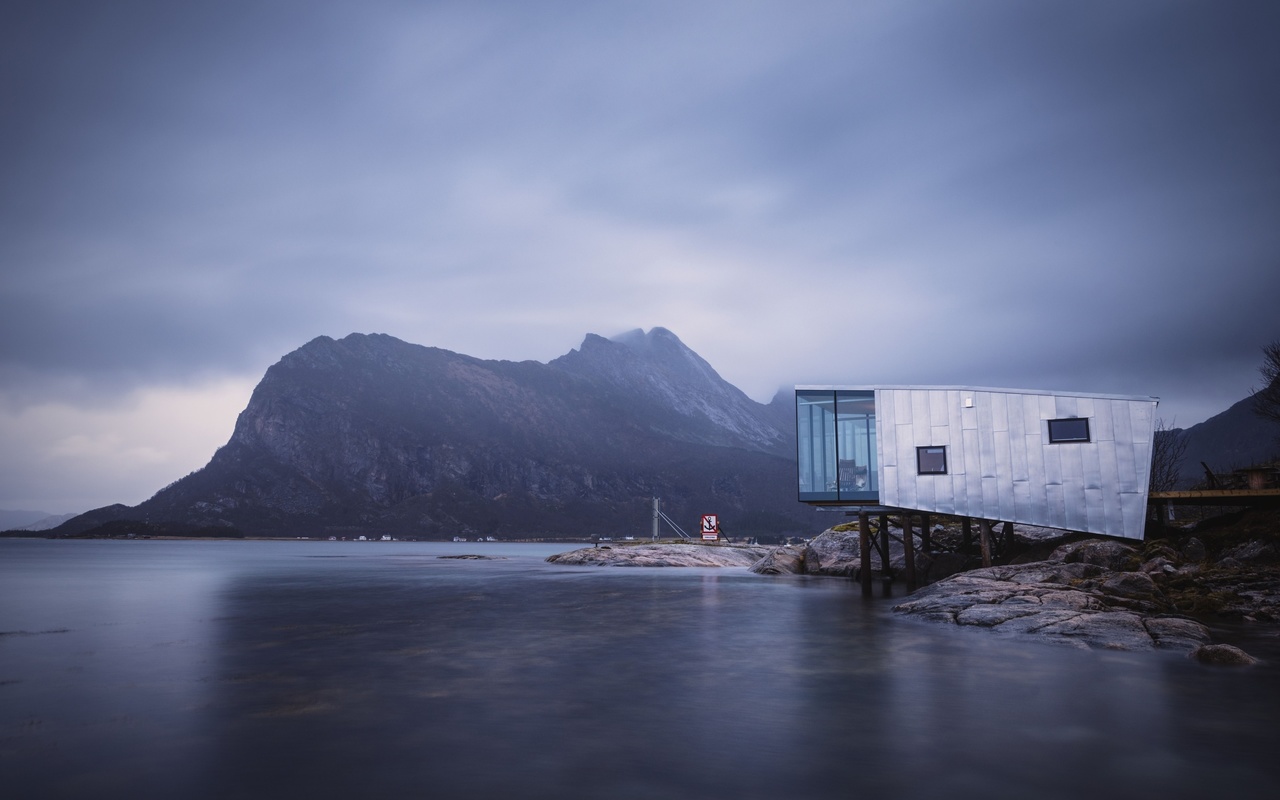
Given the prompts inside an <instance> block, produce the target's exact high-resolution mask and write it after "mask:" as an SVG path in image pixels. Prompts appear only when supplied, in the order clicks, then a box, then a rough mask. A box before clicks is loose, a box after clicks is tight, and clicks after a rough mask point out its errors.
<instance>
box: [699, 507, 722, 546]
mask: <svg viewBox="0 0 1280 800" xmlns="http://www.w3.org/2000/svg"><path fill="white" fill-rule="evenodd" d="M719 538H720V517H719V515H717V514H703V515H702V540H703V541H704V542H714V541H716V540H717V539H719Z"/></svg>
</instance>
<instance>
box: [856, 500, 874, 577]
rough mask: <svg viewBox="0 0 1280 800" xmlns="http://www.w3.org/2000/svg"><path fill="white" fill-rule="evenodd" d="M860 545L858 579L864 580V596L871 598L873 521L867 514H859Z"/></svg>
mask: <svg viewBox="0 0 1280 800" xmlns="http://www.w3.org/2000/svg"><path fill="white" fill-rule="evenodd" d="M858 544H859V545H860V548H861V551H862V553H861V555H862V566H861V569H859V570H858V577H859V578H861V579H862V596H863V597H870V596H871V521H870V520H869V519H868V518H867V512H865V511H861V512H859V513H858Z"/></svg>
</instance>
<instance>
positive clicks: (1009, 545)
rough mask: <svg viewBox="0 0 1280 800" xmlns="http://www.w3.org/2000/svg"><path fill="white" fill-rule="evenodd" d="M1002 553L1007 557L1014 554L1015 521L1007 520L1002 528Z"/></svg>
mask: <svg viewBox="0 0 1280 800" xmlns="http://www.w3.org/2000/svg"><path fill="white" fill-rule="evenodd" d="M1000 555H1001V556H1002V557H1004V558H1005V559H1008V558H1009V556H1011V555H1013V523H1012V522H1006V523H1005V524H1004V525H1003V526H1001V530H1000Z"/></svg>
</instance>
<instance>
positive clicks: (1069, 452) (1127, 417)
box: [796, 386, 1158, 591]
mask: <svg viewBox="0 0 1280 800" xmlns="http://www.w3.org/2000/svg"><path fill="white" fill-rule="evenodd" d="M1157 403H1158V399H1157V398H1155V397H1130V396H1115V395H1102V394H1082V393H1066V392H1049V391H1035V390H1019V389H990V388H975V387H963V386H797V387H796V439H797V446H798V452H797V456H798V479H799V500H800V502H802V503H808V504H811V505H814V506H819V507H828V508H836V509H840V508H843V509H845V510H846V511H848V512H849V513H856V514H858V516H859V520H860V524H861V529H862V532H863V533H862V536H863V548H862V551H863V552H862V560H863V565H864V569H863V570H862V575H863V582H864V589H866V590H868V591H869V587H870V582H869V580H870V575H869V573H870V569H869V567H870V561H869V558H870V556H869V538H868V537H869V534H868V524H867V518H868V516H869V515H872V514H878V515H881V517H882V520H883V518H884V515H887V514H890V513H892V514H898V515H901V517H902V519H903V520H904V524H903V533H904V536H903V545H904V548H905V549H906V551H907V567H906V568H907V572H908V574H907V580H908V586H909V587H913V585H914V583H915V581H914V575H913V573H914V563H913V557H912V550H913V548H914V541H913V539H914V536H913V535H912V534H911V530H912V517H916V516H918V517H922V519H921V544H923V545H924V546H925V548H926V549H927V548H928V544H929V542H928V535H929V533H928V531H929V525H928V515H929V514H943V515H951V516H957V517H961V518H962V521H963V524H964V529H965V532H966V533H968V531H969V530H970V525H971V521H976V522H977V523H978V526H979V530H980V533H981V535H982V541H983V554H984V562H987V563H989V561H990V555H989V540H990V537H991V535H992V526H993V525H994V524H999V523H1005V535H1006V536H1008V535H1011V534H1010V531H1011V525H1012V524H1013V523H1021V524H1025V525H1037V526H1043V527H1050V528H1061V529H1064V530H1070V531H1081V532H1085V533H1098V534H1103V535H1107V536H1117V537H1121V538H1125V539H1139V540H1140V539H1142V538H1143V536H1144V530H1145V524H1146V509H1147V492H1148V485H1149V480H1150V472H1151V455H1152V445H1153V441H1154V435H1155V408H1156V404H1157ZM881 536H882V538H887V537H886V529H885V526H884V525H883V524H882V525H881ZM883 544H884V547H883V552H882V556H885V555H887V550H888V547H887V541H885V542H884V543H883ZM886 561H887V558H886V559H885V560H884V561H882V563H885V562H886Z"/></svg>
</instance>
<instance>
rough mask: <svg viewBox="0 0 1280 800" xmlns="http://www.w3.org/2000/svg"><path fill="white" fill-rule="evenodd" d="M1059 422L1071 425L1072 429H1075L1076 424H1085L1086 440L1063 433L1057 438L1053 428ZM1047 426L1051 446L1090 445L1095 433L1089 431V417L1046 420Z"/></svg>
mask: <svg viewBox="0 0 1280 800" xmlns="http://www.w3.org/2000/svg"><path fill="white" fill-rule="evenodd" d="M1057 422H1061V423H1071V424H1072V427H1074V426H1075V425H1076V424H1083V425H1084V438H1083V439H1082V438H1080V437H1078V436H1067V435H1065V434H1064V433H1061V432H1060V433H1059V434H1058V435H1057V436H1055V435H1054V432H1053V428H1054V423H1057ZM1045 426H1046V431H1047V434H1048V442H1049V444H1088V443H1089V442H1092V441H1093V432H1092V431H1091V430H1090V429H1089V418H1088V417H1062V418H1060V419H1047V420H1045Z"/></svg>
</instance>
